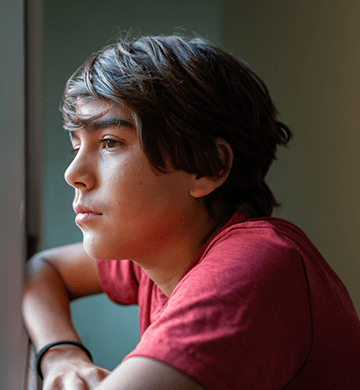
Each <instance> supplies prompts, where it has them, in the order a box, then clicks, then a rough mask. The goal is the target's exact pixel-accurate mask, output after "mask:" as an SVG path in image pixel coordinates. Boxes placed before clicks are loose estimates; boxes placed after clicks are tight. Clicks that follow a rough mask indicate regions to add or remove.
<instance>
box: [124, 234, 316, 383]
mask: <svg viewBox="0 0 360 390" xmlns="http://www.w3.org/2000/svg"><path fill="white" fill-rule="evenodd" d="M240 236H241V239H239V234H238V231H237V228H233V229H230V232H227V234H226V237H221V236H219V239H218V240H217V241H216V243H214V244H213V245H212V246H211V247H210V248H208V249H207V251H206V253H205V254H204V255H203V259H202V260H201V261H200V263H199V264H198V265H197V266H196V267H194V268H193V269H192V270H191V271H189V272H188V273H187V274H186V275H185V276H184V277H183V279H182V280H181V281H180V282H179V284H178V285H177V286H176V288H175V290H174V291H173V293H172V295H171V297H170V298H169V301H168V303H167V305H166V306H165V308H164V309H163V312H162V313H161V315H160V316H159V317H158V319H157V320H156V321H154V322H153V323H152V324H151V325H150V326H149V327H148V328H147V330H146V331H145V333H144V334H143V336H142V339H141V341H140V343H139V344H138V346H137V347H136V348H135V350H134V351H133V352H132V353H130V354H129V355H128V356H127V358H130V357H132V356H145V357H149V358H153V359H156V360H159V361H162V362H164V363H166V364H168V365H171V366H173V367H175V368H177V369H178V370H180V371H182V372H184V373H185V374H187V375H189V376H191V377H192V378H194V379H195V380H196V381H198V382H199V383H200V384H201V385H202V386H204V387H205V388H206V389H208V390H218V389H224V390H227V389H229V390H230V389H231V390H234V389H244V390H246V389H251V390H257V389H259V390H260V389H261V390H266V389H280V388H282V387H283V386H285V385H286V384H287V383H288V382H289V381H290V380H291V378H292V377H293V376H294V375H295V374H296V372H298V371H299V370H300V368H301V366H302V365H303V364H304V362H305V360H306V357H307V355H308V353H309V349H310V345H311V320H310V310H309V300H308V289H307V282H306V278H305V274H304V271H303V264H302V260H301V256H300V254H299V253H298V252H297V250H296V248H293V247H292V246H291V243H287V242H285V241H284V240H282V239H281V238H280V237H279V236H276V235H274V234H273V232H272V231H271V230H269V229H263V230H262V229H259V231H258V232H257V234H256V235H255V236H254V234H253V233H252V234H247V231H246V230H244V231H243V232H242V234H241V235H240Z"/></svg>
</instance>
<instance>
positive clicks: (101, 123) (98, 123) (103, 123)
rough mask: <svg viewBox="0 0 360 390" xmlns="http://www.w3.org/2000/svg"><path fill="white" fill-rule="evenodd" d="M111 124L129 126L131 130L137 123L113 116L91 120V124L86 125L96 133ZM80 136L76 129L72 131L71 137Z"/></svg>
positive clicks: (87, 129) (90, 130)
mask: <svg viewBox="0 0 360 390" xmlns="http://www.w3.org/2000/svg"><path fill="white" fill-rule="evenodd" d="M111 126H117V127H125V128H126V127H127V128H129V129H131V130H133V129H135V125H134V124H132V123H130V122H129V121H127V120H125V119H122V118H118V117H111V118H102V119H98V120H95V121H93V122H91V123H90V124H89V125H87V126H86V128H85V129H86V131H88V132H90V133H94V132H96V131H99V130H102V129H106V128H107V127H111ZM73 138H78V137H77V135H76V133H75V132H74V131H70V139H73Z"/></svg>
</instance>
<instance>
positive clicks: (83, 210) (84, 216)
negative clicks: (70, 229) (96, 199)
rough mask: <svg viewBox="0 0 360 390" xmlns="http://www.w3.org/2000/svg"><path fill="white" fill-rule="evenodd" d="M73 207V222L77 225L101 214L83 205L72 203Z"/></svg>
mask: <svg viewBox="0 0 360 390" xmlns="http://www.w3.org/2000/svg"><path fill="white" fill-rule="evenodd" d="M73 208H74V211H75V213H76V217H75V223H76V224H77V225H79V224H83V223H85V222H89V221H91V220H94V219H95V218H97V217H99V216H101V215H102V213H100V212H98V211H97V210H94V209H90V208H88V207H86V206H83V205H76V206H75V205H74V206H73Z"/></svg>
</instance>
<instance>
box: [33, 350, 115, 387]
mask: <svg viewBox="0 0 360 390" xmlns="http://www.w3.org/2000/svg"><path fill="white" fill-rule="evenodd" d="M41 368H42V373H43V375H44V380H43V390H93V389H95V388H96V386H98V385H99V384H100V383H101V381H102V380H103V379H104V378H106V377H107V376H108V375H109V373H110V371H108V370H106V369H104V368H100V367H98V366H96V365H95V364H93V363H91V361H90V360H89V358H88V357H87V355H86V354H85V353H84V352H83V351H82V350H81V349H79V348H76V347H74V348H72V347H68V346H67V348H66V349H65V348H62V347H59V348H55V347H54V348H52V349H51V350H49V351H48V352H47V353H46V354H45V355H44V358H43V361H42V362H41Z"/></svg>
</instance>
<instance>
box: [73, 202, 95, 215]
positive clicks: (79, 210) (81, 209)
mask: <svg viewBox="0 0 360 390" xmlns="http://www.w3.org/2000/svg"><path fill="white" fill-rule="evenodd" d="M73 208H74V211H75V214H76V215H78V214H95V215H102V213H100V212H99V211H97V210H94V209H91V208H89V207H86V206H83V205H81V204H78V205H74V206H73Z"/></svg>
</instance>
